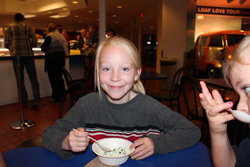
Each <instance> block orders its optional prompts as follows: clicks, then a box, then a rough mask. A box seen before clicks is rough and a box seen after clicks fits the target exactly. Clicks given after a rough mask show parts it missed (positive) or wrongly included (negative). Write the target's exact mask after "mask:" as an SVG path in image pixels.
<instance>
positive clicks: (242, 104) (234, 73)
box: [230, 62, 250, 112]
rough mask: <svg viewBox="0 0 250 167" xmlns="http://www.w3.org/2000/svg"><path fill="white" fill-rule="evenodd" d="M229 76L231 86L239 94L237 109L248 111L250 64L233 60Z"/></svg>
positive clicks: (249, 110) (249, 101) (249, 108)
mask: <svg viewBox="0 0 250 167" xmlns="http://www.w3.org/2000/svg"><path fill="white" fill-rule="evenodd" d="M230 78H231V79H230V80H231V83H232V86H233V88H234V89H235V91H236V92H237V93H238V94H239V96H240V101H239V103H238V106H237V109H238V110H244V111H245V112H250V65H249V64H248V65H247V64H240V63H238V62H234V64H233V65H232V67H231V72H230Z"/></svg>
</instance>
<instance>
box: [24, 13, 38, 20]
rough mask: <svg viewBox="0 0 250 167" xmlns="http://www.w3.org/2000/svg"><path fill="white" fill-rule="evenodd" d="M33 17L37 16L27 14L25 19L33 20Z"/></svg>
mask: <svg viewBox="0 0 250 167" xmlns="http://www.w3.org/2000/svg"><path fill="white" fill-rule="evenodd" d="M32 17H36V15H34V14H25V15H24V18H26V19H28V18H32Z"/></svg>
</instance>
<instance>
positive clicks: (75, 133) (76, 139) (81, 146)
mask: <svg viewBox="0 0 250 167" xmlns="http://www.w3.org/2000/svg"><path fill="white" fill-rule="evenodd" d="M88 145H89V137H88V132H86V131H85V130H84V129H83V128H78V129H77V130H71V131H70V132H69V135H68V136H67V137H66V138H65V139H64V141H63V145H62V147H63V148H66V150H71V151H73V152H80V151H84V150H85V149H86V148H87V146H88Z"/></svg>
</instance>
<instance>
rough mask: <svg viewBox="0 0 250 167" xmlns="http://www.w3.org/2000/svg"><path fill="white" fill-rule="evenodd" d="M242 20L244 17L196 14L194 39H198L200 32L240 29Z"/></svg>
mask: <svg viewBox="0 0 250 167" xmlns="http://www.w3.org/2000/svg"><path fill="white" fill-rule="evenodd" d="M199 18H200V19H199ZM241 22H242V18H240V17H232V16H212V15H199V14H196V19H195V38H194V40H196V39H197V37H198V36H199V35H200V34H202V33H206V32H212V31H220V30H240V29H241Z"/></svg>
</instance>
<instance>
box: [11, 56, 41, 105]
mask: <svg viewBox="0 0 250 167" xmlns="http://www.w3.org/2000/svg"><path fill="white" fill-rule="evenodd" d="M13 67H14V71H15V75H16V81H17V85H18V86H20V88H21V89H20V90H21V94H22V103H23V104H27V103H28V94H27V91H26V88H25V84H24V68H25V69H26V71H27V73H28V76H29V79H30V82H31V86H32V92H33V97H34V102H35V103H39V102H40V91H39V83H38V80H37V74H36V67H35V63H34V59H33V57H31V56H26V57H21V58H20V81H19V79H18V60H17V59H16V58H14V60H13Z"/></svg>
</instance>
